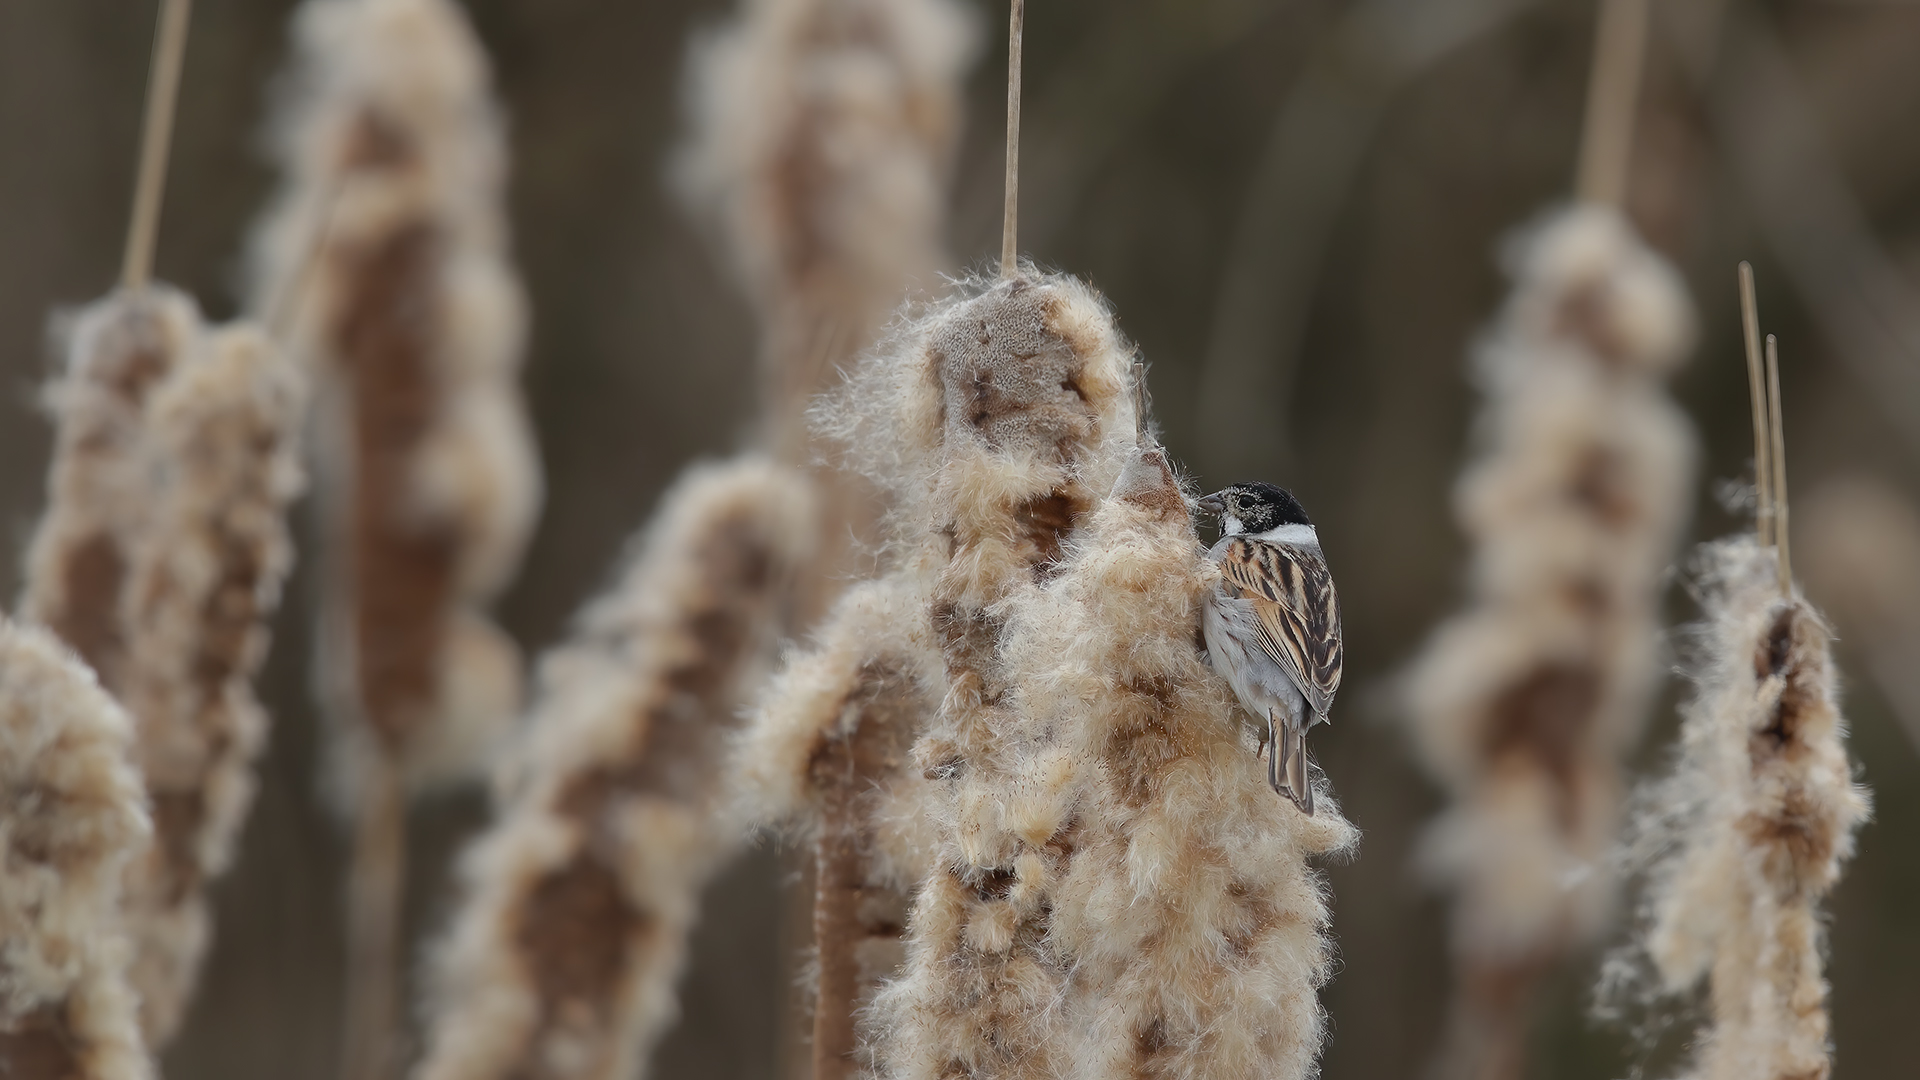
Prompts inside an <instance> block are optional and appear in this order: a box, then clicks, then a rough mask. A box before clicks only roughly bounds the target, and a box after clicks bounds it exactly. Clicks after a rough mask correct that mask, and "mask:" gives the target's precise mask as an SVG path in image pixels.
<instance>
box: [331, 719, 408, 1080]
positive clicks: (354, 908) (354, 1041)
mask: <svg viewBox="0 0 1920 1080" xmlns="http://www.w3.org/2000/svg"><path fill="white" fill-rule="evenodd" d="M363 756H364V760H363V761H362V762H361V763H360V769H361V770H362V771H361V773H360V782H361V783H362V784H363V785H364V786H363V788H362V790H361V792H360V802H359V805H358V806H357V807H356V808H355V810H356V813H357V814H358V815H359V816H358V818H357V820H356V823H355V829H354V838H353V865H352V867H351V869H350V872H349V876H348V886H347V941H348V943H349V947H348V950H347V985H348V986H349V987H352V989H353V992H352V993H351V994H349V995H348V997H347V1006H346V1007H347V1016H346V1028H345V1034H344V1036H343V1045H342V1048H341V1055H340V1076H341V1080H381V1078H382V1077H385V1076H386V1075H387V1074H388V1070H389V1069H390V1067H391V1065H392V1063H393V1022H394V1014H395V1008H394V1007H395V1004H396V1002H397V1001H398V1000H399V993H398V988H397V981H398V978H399V960H400V899H401V895H402V886H403V884H404V882H403V880H402V879H403V876H404V874H405V872H406V838H407V831H406V822H407V818H406V799H405V796H404V793H403V791H402V787H401V783H400V770H399V767H398V765H397V764H396V763H395V761H394V759H393V757H392V756H391V755H390V754H388V753H387V752H386V751H385V750H384V749H383V748H381V747H378V746H373V745H369V746H368V747H367V748H366V752H365V753H364V755H363Z"/></svg>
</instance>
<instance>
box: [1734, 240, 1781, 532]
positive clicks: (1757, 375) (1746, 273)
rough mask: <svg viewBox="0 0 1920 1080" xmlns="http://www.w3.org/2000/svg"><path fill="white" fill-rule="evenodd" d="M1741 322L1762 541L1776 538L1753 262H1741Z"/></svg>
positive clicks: (1756, 520)
mask: <svg viewBox="0 0 1920 1080" xmlns="http://www.w3.org/2000/svg"><path fill="white" fill-rule="evenodd" d="M1740 323H1741V328H1742V329H1743V330H1744V331H1745V334H1746V341H1747V389H1748V391H1749V392H1750V395H1751V397H1752V399H1753V524H1754V531H1755V532H1756V533H1757V534H1758V535H1759V538H1760V545H1761V546H1762V547H1765V546H1767V545H1768V544H1771V543H1772V542H1773V476H1772V471H1771V470H1770V469H1769V467H1768V466H1769V463H1770V459H1771V457H1772V455H1771V454H1769V453H1768V451H1767V388H1766V382H1765V373H1764V372H1763V371H1762V369H1761V366H1760V304H1759V302H1758V301H1757V300H1755V299H1754V291H1753V264H1752V263H1748V262H1745V261H1742V262H1741V263H1740Z"/></svg>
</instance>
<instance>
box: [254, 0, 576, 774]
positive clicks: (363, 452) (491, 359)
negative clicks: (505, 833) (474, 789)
mask: <svg viewBox="0 0 1920 1080" xmlns="http://www.w3.org/2000/svg"><path fill="white" fill-rule="evenodd" d="M294 39H295V41H294V43H295V49H296V53H297V60H296V66H295V70H294V72H293V73H292V74H293V77H292V79H291V81H290V83H289V84H288V97H287V108H286V109H285V111H284V115H283V117H282V119H281V121H280V123H279V125H278V126H277V128H276V130H275V132H274V137H275V145H276V149H277V152H278V154H279V157H280V159H281V161H282V163H283V166H284V168H285V170H286V181H285V187H284V190H283V192H282V195H281V196H280V200H279V204H278V206H277V207H276V208H275V210H274V211H273V212H272V213H271V215H270V216H269V217H268V219H267V220H266V221H265V223H264V224H263V226H262V229H261V232H260V234H259V236H258V237H257V243H256V248H255V253H254V254H255V273H254V276H253V286H254V308H255V311H256V312H257V313H258V314H259V315H260V316H261V317H262V318H264V319H267V320H269V321H272V322H275V323H279V322H284V323H285V325H286V326H288V327H289V328H290V333H289V341H288V344H289V348H290V349H291V350H292V352H293V353H294V355H295V356H296V358H298V359H299V360H301V361H302V362H304V363H305V364H306V365H307V366H309V367H310V368H311V369H312V370H313V372H314V373H315V376H316V385H317V389H318V392H319V393H318V399H317V401H318V405H319V408H318V409H317V413H316V422H317V430H316V432H315V447H316V451H317V454H318V460H317V462H316V469H315V473H316V480H317V482H318V486H319V489H320V490H319V494H320V502H321V505H322V508H323V511H324V513H325V516H326V517H327V519H328V520H329V521H330V522H331V524H330V525H329V526H328V531H329V532H330V534H331V535H332V537H333V540H332V542H331V545H330V546H332V547H333V548H335V549H337V550H338V551H339V552H340V554H339V555H337V556H335V558H336V560H337V562H336V565H334V566H333V567H330V568H329V569H330V573H331V575H332V576H333V577H335V578H336V579H337V580H338V581H339V582H340V584H339V586H338V587H336V588H334V589H330V590H329V595H330V596H333V597H337V598H338V603H337V605H336V610H335V611H333V612H332V613H331V614H330V615H329V617H328V618H327V619H326V629H327V633H326V635H325V637H326V640H325V641H324V642H323V648H324V649H325V651H326V653H327V655H326V657H325V660H324V666H325V667H326V668H327V669H328V676H327V679H326V683H327V686H328V692H329V694H330V695H331V696H332V697H333V698H334V699H335V700H336V704H335V707H334V708H333V709H332V710H331V711H333V712H335V713H336V714H338V715H354V714H359V715H362V716H364V717H365V719H367V720H368V721H369V722H370V723H371V725H372V727H373V729H374V730H375V731H376V732H378V733H379V734H380V735H381V736H382V738H383V739H384V740H385V741H386V742H388V743H389V744H392V745H395V746H398V747H402V748H403V749H404V750H405V751H406V755H405V756H406V760H407V764H408V766H409V770H410V773H411V774H412V776H413V777H414V778H415V779H416V780H420V779H423V778H427V777H432V776H435V775H441V774H446V773H456V774H457V773H459V772H462V771H464V770H469V769H471V768H472V767H474V766H475V765H477V764H479V762H480V761H481V760H482V759H483V758H484V756H485V753H486V751H487V750H489V749H490V748H491V745H492V742H493V739H492V736H493V735H494V734H495V733H497V732H499V731H500V730H501V729H502V727H503V726H504V724H505V723H506V721H507V720H508V718H509V717H510V716H511V715H512V714H513V712H514V710H515V709H516V708H517V706H518V691H519V680H518V667H519V663H518V659H517V656H516V655H515V654H514V653H513V651H512V649H511V643H510V642H509V641H507V639H506V638H505V637H504V636H503V635H501V634H499V633H498V632H497V631H494V630H493V629H492V628H491V627H490V626H482V625H480V623H481V620H482V618H483V617H482V616H481V614H480V609H481V608H482V607H483V606H484V604H485V603H486V602H487V601H488V600H489V599H490V598H491V597H492V596H493V595H494V594H495V593H497V592H498V591H499V589H500V588H501V587H503V586H504V585H505V584H506V582H507V581H508V579H509V578H510V577H511V575H512V573H513V570H514V568H515V566H516V565H517V564H518V562H519V559H520V555H521V552H522V550H523V548H524V546H525V544H526V541H527V538H528V535H529V533H530V531H531V529H532V526H533V522H534V519H535V516H536V514H537V512H538V508H539V503H540V487H541V485H540V474H539V465H538V461H537V458H536V455H535V448H534V443H533V440H532V436H531V431H530V428H529V424H528V421H527V418H526V415H525V407H524V405H523V403H522V401H521V397H520V391H519V388H518V385H517V378H518V372H519V368H520V362H521V355H522V351H523V346H524V339H525V335H526V327H525V324H526V315H525V301H524V299H523V297H522V294H521V289H520V285H519V282H518V281H517V279H516V277H515V275H514V272H513V269H512V267H511V265H510V264H509V262H508V253H507V224H506V214H505V210H504V193H503V188H504V180H505V151H504V146H503V137H502V133H501V125H500V121H499V118H498V116H497V114H496V110H495V107H494V105H493V103H492V100H491V97H490V86H489V82H490V74H489V71H488V65H487V62H486V58H485V56H484V55H483V53H482V51H481V48H480V44H479V42H478V41H477V40H476V38H475V37H474V34H473V31H472V28H471V27H470V26H469V25H468V23H467V20H466V17H465V15H464V14H463V13H462V11H461V9H460V7H459V5H458V4H456V3H453V2H452V0H307V2H306V3H305V4H303V5H302V6H301V8H300V9H299V11H298V13H297V15H296V17H295V22H294ZM449 754H452V756H453V757H454V758H456V759H458V760H454V761H448V760H446V758H447V755H449Z"/></svg>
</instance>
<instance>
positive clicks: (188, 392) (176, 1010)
mask: <svg viewBox="0 0 1920 1080" xmlns="http://www.w3.org/2000/svg"><path fill="white" fill-rule="evenodd" d="M304 404H305V394H304V382H303V380H302V379H301V377H300V375H299V372H298V371H296V370H295V369H294V368H293V367H292V366H291V365H290V364H288V363H287V362H286V361H285V360H283V359H282V358H281V357H280V356H279V355H278V354H277V353H276V351H275V350H274V348H273V346H272V344H271V343H270V342H269V341H268V340H267V339H266V337H265V336H264V335H263V334H262V333H261V332H260V331H259V330H257V329H255V328H253V327H251V326H247V325H244V324H243V325H237V326H233V327H227V328H223V329H220V330H217V331H214V332H213V333H211V334H210V335H208V336H207V338H206V343H205V348H204V350H203V351H202V353H201V354H200V355H198V356H196V357H194V358H193V359H192V360H191V361H190V362H188V363H186V364H185V365H183V366H182V367H180V368H179V369H177V370H176V371H175V372H174V373H173V374H172V375H171V376H169V377H168V378H167V379H166V380H165V381H164V382H163V383H162V384H161V386H160V387H159V389H157V390H156V391H155V392H154V394H153V397H152V400H151V402H150V404H149V408H148V416H147V428H148V430H147V432H146V436H147V447H148V458H149V463H150V468H151V470H152V472H151V482H152V493H151V501H152V508H151V513H150V515H149V520H148V522H147V524H146V528H145V529H144V530H143V533H142V536H141V538H140V541H139V543H138V545H137V546H136V548H135V549H134V554H133V559H132V562H131V565H130V566H129V570H128V580H127V588H126V590H125V595H124V596H123V597H122V609H123V610H122V618H123V622H124V624H125V626H126V627H127V638H128V650H127V656H126V663H125V668H124V672H125V675H124V678H123V679H122V687H121V689H120V698H121V700H122V702H123V703H124V704H125V705H126V707H127V709H128V711H129V712H131V713H132V714H133V716H134V718H135V724H136V727H137V730H138V733H139V740H138V742H139V753H138V757H139V762H140V768H141V773H142V776H143V779H144V782H145V787H146V792H147V798H148V799H149V800H150V802H151V804H152V806H153V811H154V823H155V831H156V838H155V843H154V844H153V846H152V847H151V848H149V849H148V850H147V852H146V854H145V855H144V856H143V857H142V858H141V859H140V860H138V861H136V863H135V864H134V867H133V869H132V871H131V873H130V876H129V880H128V886H127V898H126V919H127V923H128V928H129V931H130V932H131V934H132V935H133V937H134V941H135V950H136V951H135V959H134V966H133V982H134V986H135V988H136V989H137V990H138V992H139V995H140V1007H141V1019H142V1027H143V1028H144V1029H145V1031H146V1032H147V1035H148V1038H149V1039H150V1040H152V1041H154V1042H163V1041H165V1040H166V1039H167V1038H168V1037H169V1036H171V1034H172V1033H173V1032H174V1031H175V1030H176V1029H177V1028H178V1026H179V1024H180V1021H181V1019H182V1017H183V1015H184V1012H185V1009H186V1006H187V1004H188V1002H189V1000H190V996H191V992H192V988H193V983H194V979H195V976H196V973H197V971H198V968H199V965H200V960H201V958H202V955H203V954H204V952H205V950H206V945H207V939H208V934H209V931H210V913H209V911H208V908H207V898H206V895H205V892H204V889H205V886H206V884H207V882H208V881H209V880H211V879H212V878H213V877H215V876H217V875H218V874H220V873H221V872H223V871H224V870H225V869H226V867H227V864H228V863H229V862H230V861H231V859H232V856H233V847H234V844H235V842H236V840H237V838H238V835H239V831H240V827H241V825H242V824H243V823H244V821H245V819H246V814H247V811H248V809H249V807H250V805H251V803H252V801H253V789H254V779H253V774H252V763H253V759H254V758H255V757H256V756H257V755H258V753H259V751H260V748H261V745H262V743H263V742H264V740H265V737H266V716H265V713H264V712H263V711H262V709H261V707H260V704H259V702H258V701H256V700H255V698H254V695H253V688H252V678H253V676H254V674H255V673H256V672H257V671H258V669H259V667H260V664H261V663H262V661H263V660H264V659H265V654H266V648H267V623H268V620H269V619H270V618H271V616H272V614H273V612H274V610H275V609H276V608H277V607H278V604H279V597H280V585H281V582H282V581H283V580H284V579H285V577H286V574H287V572H288V570H289V569H290V568H291V566H292V561H293V552H292V546H291V544H290V543H289V541H288V537H287V530H286V524H285V517H286V510H287V506H288V504H289V503H290V502H291V501H292V500H293V498H294V497H295V496H296V495H297V494H298V493H299V490H300V487H301V483H302V480H301V471H300V467H299V463H298V461H297V459H296V457H295V447H296V446H297V444H298V433H299V428H300V420H301V417H302V415H303V408H304Z"/></svg>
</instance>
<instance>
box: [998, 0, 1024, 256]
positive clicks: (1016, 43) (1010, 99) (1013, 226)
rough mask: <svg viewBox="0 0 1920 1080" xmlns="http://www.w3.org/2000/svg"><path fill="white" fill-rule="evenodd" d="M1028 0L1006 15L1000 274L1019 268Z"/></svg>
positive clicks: (1017, 0) (1015, 3) (1021, 0)
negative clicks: (1023, 56) (1004, 179)
mask: <svg viewBox="0 0 1920 1080" xmlns="http://www.w3.org/2000/svg"><path fill="white" fill-rule="evenodd" d="M1026 22H1027V0H1013V9H1012V11H1011V12H1010V13H1009V14H1008V17H1007V203H1006V211H1005V214H1004V216H1003V217H1002V218H1001V221H1000V276H1001V277H1012V276H1013V275H1014V274H1015V273H1016V272H1017V271H1018V270H1019V268H1020V235H1019V234H1020V39H1021V37H1022V35H1023V32H1024V31H1025V29H1026Z"/></svg>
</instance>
